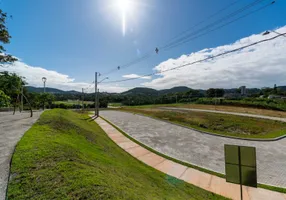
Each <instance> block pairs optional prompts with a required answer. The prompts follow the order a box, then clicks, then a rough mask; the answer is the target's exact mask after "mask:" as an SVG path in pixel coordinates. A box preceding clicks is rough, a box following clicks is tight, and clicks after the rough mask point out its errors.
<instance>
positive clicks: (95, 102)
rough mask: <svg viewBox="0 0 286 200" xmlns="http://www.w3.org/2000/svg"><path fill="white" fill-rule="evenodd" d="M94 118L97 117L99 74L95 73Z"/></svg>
mask: <svg viewBox="0 0 286 200" xmlns="http://www.w3.org/2000/svg"><path fill="white" fill-rule="evenodd" d="M94 117H98V116H97V72H95V77H94Z"/></svg>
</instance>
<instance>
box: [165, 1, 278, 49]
mask: <svg viewBox="0 0 286 200" xmlns="http://www.w3.org/2000/svg"><path fill="white" fill-rule="evenodd" d="M263 1H265V0H256V1H254V2H252V3H250V4H247V5H246V6H244V7H242V8H240V9H238V10H236V11H234V12H232V13H230V14H228V15H227V16H224V17H222V18H220V19H218V20H216V21H214V22H212V23H211V24H209V25H207V26H204V27H202V28H200V29H198V30H196V31H194V32H191V33H189V34H188V35H186V36H184V37H181V38H180V39H177V40H175V41H173V42H170V43H169V44H167V45H165V46H163V47H161V49H165V48H168V47H170V46H173V45H175V44H176V43H178V42H181V41H183V40H185V39H188V38H189V37H191V36H194V35H196V34H199V33H200V32H202V31H205V30H208V29H209V28H212V27H213V26H216V25H218V24H220V23H222V22H224V21H226V20H229V19H231V18H232V17H235V16H236V15H239V14H240V13H242V12H244V11H246V10H248V9H250V8H251V7H254V6H256V5H258V4H259V3H261V2H263ZM272 2H273V1H272ZM271 4H272V3H271Z"/></svg>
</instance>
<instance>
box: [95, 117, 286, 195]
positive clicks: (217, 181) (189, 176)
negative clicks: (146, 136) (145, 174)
mask: <svg viewBox="0 0 286 200" xmlns="http://www.w3.org/2000/svg"><path fill="white" fill-rule="evenodd" d="M95 121H96V122H97V123H98V124H99V126H100V127H101V128H102V129H103V130H104V131H105V132H106V134H107V135H108V136H109V137H110V139H112V140H113V141H114V142H115V143H116V144H117V145H118V146H120V147H121V148H122V149H124V150H125V151H126V152H128V153H129V154H130V155H132V156H133V157H135V158H136V159H138V160H140V161H142V162H144V163H145V164H147V165H149V166H151V167H153V168H155V169H157V170H159V171H161V172H163V173H166V174H168V175H170V176H173V177H176V178H178V179H181V180H183V181H185V182H187V183H190V184H192V185H195V186H198V187H200V188H203V189H205V190H208V191H210V192H213V193H216V194H219V195H222V196H225V197H228V198H231V199H238V200H239V199H240V187H239V185H236V184H231V183H227V182H226V181H225V179H223V178H220V177H217V176H214V175H211V174H207V173H204V172H201V171H199V170H196V169H193V168H189V167H186V166H184V165H181V164H178V163H175V162H173V161H170V160H168V159H165V158H163V157H161V156H158V155H157V154H154V153H152V152H150V151H149V150H147V149H145V148H143V147H141V146H140V145H138V144H137V143H135V142H133V141H131V140H130V139H128V138H127V137H125V136H124V135H123V134H122V133H120V132H119V131H118V130H116V129H115V128H114V127H113V126H111V125H110V124H109V123H107V122H106V121H104V120H103V119H101V118H97V119H96V120H95ZM243 199H244V200H256V199H258V200H270V199H271V200H286V194H282V193H279V192H274V191H270V190H266V189H262V188H251V187H245V186H243Z"/></svg>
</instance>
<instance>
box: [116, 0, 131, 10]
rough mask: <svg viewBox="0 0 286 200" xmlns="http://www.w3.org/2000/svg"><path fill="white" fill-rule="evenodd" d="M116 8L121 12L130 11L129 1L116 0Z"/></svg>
mask: <svg viewBox="0 0 286 200" xmlns="http://www.w3.org/2000/svg"><path fill="white" fill-rule="evenodd" d="M117 6H118V7H119V8H120V10H121V11H122V12H126V11H128V10H129V9H130V1H129V0H117Z"/></svg>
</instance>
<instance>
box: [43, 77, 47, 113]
mask: <svg viewBox="0 0 286 200" xmlns="http://www.w3.org/2000/svg"><path fill="white" fill-rule="evenodd" d="M42 81H43V82H44V94H45V93H46V81H47V78H46V77H43V78H42ZM44 97H45V96H44ZM44 110H45V99H44Z"/></svg>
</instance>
